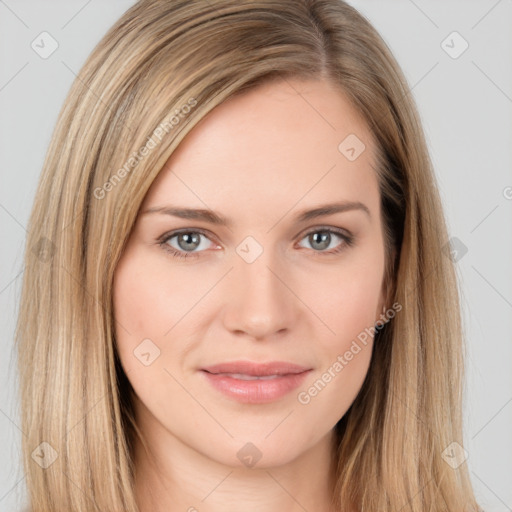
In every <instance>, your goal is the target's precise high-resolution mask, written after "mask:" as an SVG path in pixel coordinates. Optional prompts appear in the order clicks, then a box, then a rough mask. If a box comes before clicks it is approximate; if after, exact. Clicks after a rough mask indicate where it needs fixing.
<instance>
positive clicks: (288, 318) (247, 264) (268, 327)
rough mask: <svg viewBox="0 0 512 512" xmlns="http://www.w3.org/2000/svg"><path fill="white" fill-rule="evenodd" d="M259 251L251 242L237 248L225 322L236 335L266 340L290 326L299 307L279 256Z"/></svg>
mask: <svg viewBox="0 0 512 512" xmlns="http://www.w3.org/2000/svg"><path fill="white" fill-rule="evenodd" d="M244 249H245V252H244ZM247 249H248V250H247ZM256 249H257V248H256V247H255V246H254V245H253V246H251V241H248V244H247V245H244V244H243V243H242V244H240V246H239V247H238V248H237V253H238V254H237V255H235V258H236V259H235V265H234V267H235V268H234V269H233V270H234V271H233V272H232V273H231V276H230V287H229V290H228V298H227V311H226V315H225V318H224V321H225V324H226V328H228V329H229V330H231V331H233V332H235V331H237V332H240V331H242V332H245V333H246V334H248V335H250V336H252V337H254V338H264V337H267V336H271V335H272V334H275V333H277V332H279V331H282V330H283V329H286V328H289V327H290V325H291V323H292V321H293V316H294V313H293V311H294V308H295V307H296V304H295V303H294V302H295V301H294V296H293V294H292V293H291V292H290V290H289V289H288V288H287V287H286V286H285V284H284V283H283V281H284V282H286V276H285V275H280V274H282V270H281V269H282V268H283V266H282V265H279V264H278V263H277V258H276V257H275V253H274V252H273V251H272V250H271V249H263V248H261V250H260V251H259V252H260V253H259V254H257V253H255V252H254V251H255V250H256ZM251 251H252V255H251ZM249 255H250V256H249ZM255 255H256V257H255Z"/></svg>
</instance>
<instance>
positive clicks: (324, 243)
mask: <svg viewBox="0 0 512 512" xmlns="http://www.w3.org/2000/svg"><path fill="white" fill-rule="evenodd" d="M309 236H310V241H311V246H312V247H315V246H314V244H315V243H319V244H320V247H316V249H326V248H327V247H329V244H330V242H331V234H330V233H329V232H328V231H317V232H316V233H312V234H311V235H309Z"/></svg>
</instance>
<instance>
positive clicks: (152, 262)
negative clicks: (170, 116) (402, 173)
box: [114, 79, 386, 512]
mask: <svg viewBox="0 0 512 512" xmlns="http://www.w3.org/2000/svg"><path fill="white" fill-rule="evenodd" d="M349 134H356V135H357V137H358V138H359V139H360V140H361V141H363V142H364V144H365V146H366V149H365V150H364V151H363V152H362V153H361V154H360V155H359V157H358V158H356V159H355V160H354V161H349V159H347V158H346V157H345V155H344V154H342V153H341V152H340V151H339V150H338V145H339V144H340V142H342V141H343V140H344V139H345V137H347V136H348V135H349ZM374 147H375V146H374V142H373V141H372V136H371V133H370V132H369V130H368V127H367V126H366V124H365V122H364V121H363V119H362V118H361V117H360V115H359V114H358V112H357V111H356V110H355V109H354V108H353V107H352V106H351V104H350V103H349V102H348V100H347V98H346V97H345V96H344V95H343V93H342V92H340V91H339V90H338V89H335V88H333V86H332V85H331V84H330V83H329V82H326V81H299V80H291V79H287V80H283V81H279V82H273V83H270V84H265V85H263V86H260V87H259V88H257V89H254V90H252V91H250V92H249V93H245V94H244V95H242V96H239V97H236V98H231V99H229V100H228V101H226V102H225V103H223V104H221V105H220V106H219V107H217V108H216V109H215V110H214V111H212V112H211V113H210V114H209V115H208V116H207V117H206V118H204V119H203V120H202V121H201V122H200V123H199V124H198V125H197V126H196V127H195V128H194V129H193V130H192V131H191V132H190V134H189V135H188V136H187V137H186V138H185V139H184V141H183V142H182V144H181V145H180V147H179V148H178V150H177V151H176V152H175V153H174V154H173V155H172V157H171V158H170V159H169V161H168V163H167V165H166V166H165V168H164V169H163V170H162V171H161V172H160V174H159V176H158V177H157V179H156V180H155V181H154V182H153V184H152V186H151V188H150V190H149V192H148V194H147V195H146V198H145V200H144V203H143V205H142V207H141V209H140V213H139V216H138V218H137V221H136V224H135V226H134V230H133V232H132V233H131V235H130V239H129V241H128V245H127V247H126V250H125V252H124V253H123V255H122V258H121V260H120V262H119V264H118V267H117V268H116V272H115V277H114V311H115V317H116V320H118V329H117V344H118V352H119V356H120V359H121V362H122V365H123V368H124V370H125V372H126V374H127V376H128V378H129V380H130V382H131V384H132V386H133V388H134V391H135V396H134V401H135V411H136V421H137V424H138V426H139V428H140V430H141V431H142V433H143V435H144V436H145V439H146V444H147V446H146V447H144V446H143V445H142V444H141V443H140V442H137V445H136V449H135V464H136V486H135V490H136V496H137V499H138V502H139V504H140V508H141V511H142V512H150V511H151V512H159V511H164V510H165V511H171V512H173V511H189V512H193V511H194V510H197V511H200V512H203V511H215V512H223V511H230V510H233V504H236V509H237V510H244V511H246V512H256V511H258V512H259V511H261V510H266V511H269V512H272V511H279V512H283V511H290V512H295V511H299V510H300V511H302V512H303V510H304V509H306V510H317V511H320V510H322V511H326V512H327V511H330V510H331V508H330V506H329V502H330V499H331V495H332V488H333V485H334V467H333V465H332V464H331V454H332V452H333V449H334V444H333V441H334V435H333V434H334V431H333V428H334V426H335V425H336V423H337V422H338V420H339V419H340V418H342V417H343V415H344V414H345V412H346V411H347V410H348V408H349V407H350V405H351V404H352V402H353V401H354V399H355V398H356V396H357V394H358V392H359V390H360V388H361V386H362V384H363V381H364V379H365V376H366V374H367V371H368V367H369V363H370V359H371V349H372V345H373V340H372V338H371V336H370V338H369V340H368V343H367V345H366V346H363V345H361V348H362V349H361V350H360V351H359V352H358V353H357V355H355V356H354V357H353V359H352V360H351V361H350V362H348V364H347V365H346V366H345V367H344V368H343V370H342V371H341V372H338V373H337V374H336V376H335V377H333V378H332V379H331V381H330V382H329V383H328V384H327V385H326V386H325V387H324V389H323V390H322V391H321V392H319V393H318V394H317V395H316V396H315V397H313V398H312V399H311V401H310V402H309V403H308V404H302V403H300V402H299V401H298V398H297V395H298V393H299V392H300V391H304V390H307V389H308V388H309V387H311V386H312V385H313V383H314V382H315V381H317V380H318V379H319V378H320V377H321V376H322V374H323V373H324V372H325V371H327V369H328V368H329V367H331V368H332V366H333V364H334V363H335V362H336V360H337V358H338V356H339V355H343V354H345V352H346V351H347V350H349V348H350V347H351V344H352V343H353V341H354V340H355V339H356V337H357V336H358V334H359V333H361V332H363V331H364V330H365V328H369V327H370V326H373V325H374V324H375V322H376V321H377V320H379V319H380V318H381V314H382V311H383V307H384V306H385V305H386V303H385V297H386V293H385V292H386V290H385V287H384V286H383V277H384V262H385V251H384V238H383V226H382V221H381V212H380V196H379V190H378V183H377V177H376V175H375V171H374V170H373V169H372V168H371V164H372V161H373V158H374ZM339 201H360V202H362V203H364V204H365V205H366V206H367V208H368V210H369V213H370V215H367V214H366V213H365V212H364V211H362V210H350V211H345V212H339V213H335V214H330V215H326V216H323V217H319V218H316V219H312V220H309V221H306V222H303V223H301V224H298V223H297V222H296V221H295V220H294V217H295V214H296V213H297V212H299V211H302V210H304V209H312V208H314V207H317V206H319V205H323V204H326V203H331V202H339ZM160 206H180V207H188V208H209V209H211V210H214V211H216V212H219V213H220V214H222V215H223V216H225V217H228V218H229V219H231V220H232V223H233V224H232V225H231V226H230V227H229V228H228V227H223V226H217V225H214V224H212V223H210V222H206V221H203V220H201V221H199V220H190V219H180V218H177V217H173V216H170V215H166V214H163V213H147V214H143V213H142V212H144V211H145V210H147V209H148V208H152V207H160ZM182 228H187V229H190V230H193V229H201V230H204V231H205V232H206V233H207V234H206V236H201V237H200V240H201V243H200V245H198V246H197V245H196V248H191V246H187V241H186V240H183V239H182V238H181V239H180V237H177V236H175V237H174V238H172V239H169V240H168V241H167V242H166V244H167V246H168V247H169V246H170V247H171V248H174V249H175V250H177V251H179V250H181V252H182V253H186V252H187V247H188V252H189V253H190V252H191V251H192V252H193V253H194V254H195V257H193V256H192V257H188V258H186V259H185V258H176V257H173V256H171V254H170V253H168V252H166V251H165V249H164V247H165V243H164V245H160V244H159V242H158V239H159V238H160V237H161V236H162V235H164V234H166V233H169V232H171V231H173V230H178V229H182ZM314 228H318V229H316V231H315V229H314ZM326 228H334V229H335V228H339V229H342V230H346V231H348V232H349V233H350V234H352V235H353V236H354V243H353V245H352V246H349V245H346V244H345V241H344V240H343V239H342V238H340V237H338V235H337V234H336V233H332V234H331V240H330V242H329V244H328V247H325V246H323V247H322V246H321V243H320V242H318V241H316V242H315V239H314V238H313V237H311V236H308V234H309V233H310V232H311V231H312V232H313V233H319V232H320V234H321V233H322V230H324V231H325V229H326ZM247 236H252V237H253V238H254V239H255V240H256V241H257V242H258V243H259V244H260V246H261V247H262V249H263V252H262V254H261V255H260V256H259V257H258V258H256V260H255V261H254V262H252V263H250V264H249V263H247V261H245V260H244V259H243V258H242V257H241V256H240V255H239V254H238V253H237V251H236V249H237V247H239V246H240V244H241V242H243V241H244V239H245V238H246V237H247ZM318 236H319V235H317V237H318ZM180 242H181V244H180ZM344 244H345V245H344ZM242 246H243V244H242ZM339 247H341V248H342V250H341V252H339V253H338V254H326V252H328V251H332V250H334V249H336V248H339ZM250 250H253V249H250ZM119 324H120V325H122V326H123V328H120V327H119ZM144 339H150V340H151V343H154V345H155V346H157V347H158V348H159V350H160V354H159V356H158V357H157V358H156V359H155V360H154V361H153V362H152V363H151V364H149V365H148V366H146V365H144V364H142V363H141V361H140V360H139V359H138V358H137V357H135V355H134V351H137V347H138V346H139V344H140V343H141V341H142V340H144ZM146 343H147V342H146ZM150 346H152V345H150ZM149 350H150V352H151V351H152V350H153V349H149ZM152 353H153V352H152ZM151 357H152V356H151ZM239 359H245V360H253V361H258V362H262V361H290V362H294V363H297V364H301V365H304V366H307V367H311V368H313V371H312V372H311V374H310V375H309V376H308V378H307V379H306V381H305V383H304V385H302V386H301V387H300V388H298V389H296V390H294V391H292V392H291V393H289V394H287V395H286V396H285V397H283V398H281V399H279V400H277V401H275V402H272V403H266V404H247V403H240V402H237V401H235V400H233V399H231V398H228V397H226V396H225V395H223V394H221V393H220V392H219V391H217V390H216V389H214V388H213V387H212V386H211V385H210V384H209V383H208V382H207V380H206V379H205V378H204V375H203V374H202V373H201V372H200V371H199V368H201V367H204V366H207V365H211V364H216V363H220V362H225V361H234V360H239ZM248 442H250V443H253V445H255V446H256V447H257V449H258V450H259V452H260V453H261V459H260V460H259V461H258V462H257V464H256V465H255V466H253V467H248V466H246V465H245V464H244V463H243V462H242V461H241V460H239V458H238V457H237V452H238V451H239V450H240V449H241V448H242V447H243V446H244V445H246V443H248Z"/></svg>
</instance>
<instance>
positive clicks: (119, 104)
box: [16, 0, 478, 512]
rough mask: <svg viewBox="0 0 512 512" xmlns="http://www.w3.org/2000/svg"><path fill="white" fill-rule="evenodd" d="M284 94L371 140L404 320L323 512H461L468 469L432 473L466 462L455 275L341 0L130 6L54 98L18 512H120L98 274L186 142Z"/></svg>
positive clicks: (379, 358) (129, 440)
mask: <svg viewBox="0 0 512 512" xmlns="http://www.w3.org/2000/svg"><path fill="white" fill-rule="evenodd" d="M287 77H299V78H304V79H327V80H330V81H332V82H333V83H335V84H338V86H339V88H340V90H342V91H344V92H345V93H346V94H347V95H348V97H349V99H350V100H351V101H352V103H353V104H354V106H355V107H357V109H358V110H359V111H360V113H361V115H362V116H363V117H364V119H365V120H366V122H367V123H368V126H369V127H370V129H371V131H372V133H373V134H374V136H375V140H376V142H377V146H378V148H377V150H378V157H379V158H378V162H379V166H378V169H377V174H378V179H379V184H380V192H381V205H382V212H383V222H384V226H385V228H386V243H387V267H386V268H387V272H386V276H387V278H388V279H389V280H390V282H392V284H393V286H392V298H391V302H397V303H399V304H401V305H402V310H401V311H400V313H399V314H397V315H396V316H395V318H394V319H393V320H392V321H391V322H389V323H387V324H385V326H384V327H383V328H382V329H381V330H380V331H379V333H378V334H377V337H376V338H375V344H374V352H373V357H372V361H371V365H370V368H369V372H368V375H367V377H366V380H365V382H364V384H363V387H362V389H361V391H360V393H359V394H358V396H357V398H356V400H355V402H354V403H353V404H352V406H351V408H350V409H349V410H348V412H347V413H346V414H345V416H344V417H343V418H342V419H341V420H340V421H339V423H338V424H337V426H336V433H337V439H338V450H337V453H335V454H333V456H334V457H336V458H337V461H338V464H337V474H336V482H337V483H336V492H335V496H334V498H333V499H334V501H335V503H336V505H337V508H338V509H339V510H341V509H342V506H346V507H348V506H349V505H350V506H351V507H353V508H354V509H355V510H361V511H367V512H375V511H383V510H401V511H402V512H420V511H422V512H423V511H435V512H441V511H457V512H460V511H462V510H464V511H465V512H469V511H473V510H478V506H477V503H476V501H475V498H474V495H473V491H472V487H471V483H470V479H469V475H468V469H467V463H465V462H464V463H462V464H461V465H459V466H458V467H456V468H454V467H452V465H449V464H448V463H447V462H445V460H444V457H443V452H444V450H445V449H446V448H447V447H449V446H450V445H451V443H458V444H459V445H461V446H463V445H464V442H463V432H462V410H461V404H462V390H463V382H464V373H463V361H464V357H463V356H464V344H463V337H462V331H461V322H460V312H459V298H458V290H457V280H456V272H455V269H454V264H453V262H452V261H451V259H450V258H449V256H448V251H446V250H445V245H446V243H447V242H448V235H447V228H446V224H445V219H444V216H443V212H442V205H441V202H440V198H439V193H438V190H437V184H436V180H435V176H434V173H433V170H432V164H431V161H430V158H429V155H428V151H427V147H426V143H425V137H424V133H423V131H422V127H421V124H420V118H419V115H418V112H417V108H416V106H415V103H414V100H413V98H412V97H411V94H410V90H409V88H408V85H407V82H406V80H405V78H404V76H403V74H402V72H401V70H400V68H399V66H398V64H397V62H396V60H395V59H394V57H393V56H392V54H391V52H390V50H389V49H388V47H387V46H386V44H385V43H384V41H383V40H382V38H381V37H380V36H379V35H378V33H377V32H376V31H375V29H374V28H373V27H372V26H371V25H370V23H369V22H368V21H367V20H366V19H365V18H364V17H363V16H362V15H360V14H359V13H358V12H357V11H356V10H355V9H354V8H352V7H351V6H349V5H347V4H346V3H344V2H343V1H341V0H281V1H279V2H275V1H273V0H272V1H271V0H255V1H250V0H215V2H207V1H202V0H166V1H156V0H151V1H150V0H145V1H139V2H138V3H136V4H135V5H134V6H133V7H131V8H130V9H129V10H128V11H127V12H126V13H125V14H124V15H123V16H122V17H121V18H120V19H119V21H118V22H116V23H115V25H114V26H113V27H112V28H111V29H110V30H109V32H108V33H107V34H106V35H105V36H104V38H103V39H102V40H101V41H100V43H99V44H98V45H97V47H96V48H95V49H94V50H93V52H92V54H91V55H90V56H89V58H88V60H87V62H86V63H85V65H84V67H83V69H82V70H81V71H80V73H79V76H78V78H77V79H76V81H75V82H74V84H73V86H72V87H71V90H70V92H69V94H68V97H67V99H66V101H65V103H64V106H63V108H62V111H61V112H60V115H59V118H58V122H57V125H56V128H55V132H54V134H53V138H52V141H51V144H50V147H49V149H48V153H47V156H46V159H45V162H44V167H43V170H42V174H41V178H40V182H39V187H38V190H37V194H36V198H35V202H34V206H33V210H32V214H31V217H30V222H29V229H28V232H29V235H28V236H27V242H26V250H25V266H26V270H25V273H24V277H23V285H22V296H21V303H20V312H19V317H18V324H17V328H16V345H17V349H18V352H17V354H18V364H19V379H20V395H21V396H20V404H21V427H22V430H23V431H24V432H25V433H26V437H24V438H23V440H22V448H23V464H24V472H25V475H26V481H27V488H28V491H29V499H30V504H31V511H32V512H48V511H49V510H52V511H54V512H57V511H58V512H60V511H66V512H69V511H73V512H86V511H87V512H89V511H91V510H101V511H108V512H121V511H123V512H136V511H137V506H136V500H135V496H134V491H133V487H132V482H133V475H134V469H135V468H134V467H133V460H132V448H133V441H134V438H135V437H134V436H136V435H140V432H138V430H137V426H136V424H135V421H134V417H133V410H132V404H131V394H130V392H131V386H130V384H129V381H128V379H127V376H126V375H125V373H124V372H123V370H122V368H121V365H120V363H119V359H118V357H117V352H116V341H115V335H114V333H115V319H114V317H113V309H112V280H113V274H114V270H115V268H116V265H117V262H118V260H119V258H120V255H121V254H122V251H123V247H124V245H125V243H126V241H127V239H128V237H129V235H130V232H131V229H132V226H133V224H134V222H135V219H136V217H137V213H138V210H139V207H140V205H141V203H142V200H143V199H144V196H145V194H146V192H147V191H148V189H149V187H150V186H151V184H152V182H153V180H154V179H155V178H156V177H157V175H158V173H159V170H160V169H162V167H163V166H164V164H165V162H166V161H167V159H168V158H169V157H170V155H171V154H172V153H173V151H174V150H175V149H176V147H177V146H178V144H179V143H180V141H181V140H182V139H183V138H184V137H185V136H186V134H187V133H188V132H189V131H190V130H191V129H192V128H193V127H194V126H195V125H196V124H197V123H198V122H199V121H200V120H201V119H203V118H204V117H205V116H206V115H207V114H208V112H210V111H211V110H212V109H214V108H215V107H216V106H217V105H219V104H220V103H222V102H223V101H225V100H226V99H228V98H230V97H232V96H234V95H236V94H243V93H244V92H245V91H247V90H249V89H250V88H253V87H256V86H257V85H258V84H261V83H263V82H268V81H269V80H274V79H283V78H284V79H286V78H287ZM118 328H120V329H122V326H118ZM41 443H44V444H41ZM36 449H37V450H39V452H37V455H39V462H38V463H37V457H36V456H34V450H36Z"/></svg>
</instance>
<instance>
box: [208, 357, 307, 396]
mask: <svg viewBox="0 0 512 512" xmlns="http://www.w3.org/2000/svg"><path fill="white" fill-rule="evenodd" d="M311 370H312V369H311V368H307V367H304V366H300V365H297V364H294V363H288V362H284V361H272V362H267V363H256V362H252V361H233V362H229V363H221V364H217V365H213V366H208V367H206V368H202V369H201V373H203V375H205V377H206V379H207V380H208V382H209V383H210V384H211V385H212V386H213V387H214V388H215V389H217V390H218V391H220V392H221V393H223V394H225V395H226V396H228V397H230V398H234V399H235V400H237V401H239V402H242V403H248V404H261V403H268V402H273V401H275V400H278V399H280V398H282V397H284V396H285V395H287V394H288V393H290V392H291V391H292V390H293V389H295V388H297V387H298V386H300V384H301V383H302V382H303V381H304V379H305V377H306V375H308V374H309V373H310V371H311ZM242 376H243V377H246V378H251V377H252V379H251V380H245V379H244V378H243V377H242ZM271 376H275V377H271ZM258 377H262V378H261V379H258ZM265 377H266V378H265Z"/></svg>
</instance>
